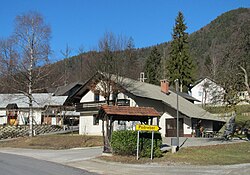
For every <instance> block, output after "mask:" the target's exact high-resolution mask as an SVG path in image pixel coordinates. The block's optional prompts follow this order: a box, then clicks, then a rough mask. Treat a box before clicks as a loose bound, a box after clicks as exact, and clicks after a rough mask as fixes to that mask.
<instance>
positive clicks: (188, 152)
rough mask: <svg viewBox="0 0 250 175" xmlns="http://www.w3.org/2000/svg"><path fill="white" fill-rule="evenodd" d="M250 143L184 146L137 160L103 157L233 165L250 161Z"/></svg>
mask: <svg viewBox="0 0 250 175" xmlns="http://www.w3.org/2000/svg"><path fill="white" fill-rule="evenodd" d="M249 153H250V143H249V142H243V143H234V144H223V145H213V146H203V147H188V148H182V149H180V151H178V152H177V153H176V154H172V153H170V152H168V153H166V154H165V155H164V157H161V158H155V159H153V161H151V160H150V159H145V158H142V159H139V160H136V157H135V156H119V155H115V156H113V157H101V158H100V159H103V160H106V161H115V162H121V163H131V164H135V163H137V164H138V163H152V162H156V163H160V164H162V165H165V164H167V165H169V164H185V165H187V164H191V165H231V164H241V163H250V156H249Z"/></svg>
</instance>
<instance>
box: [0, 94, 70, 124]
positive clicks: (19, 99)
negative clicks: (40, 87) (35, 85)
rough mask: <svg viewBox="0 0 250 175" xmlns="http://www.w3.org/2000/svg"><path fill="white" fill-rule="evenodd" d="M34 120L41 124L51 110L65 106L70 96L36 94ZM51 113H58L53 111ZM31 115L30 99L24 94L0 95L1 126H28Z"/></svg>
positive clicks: (34, 98)
mask: <svg viewBox="0 0 250 175" xmlns="http://www.w3.org/2000/svg"><path fill="white" fill-rule="evenodd" d="M32 96H33V108H32V109H33V119H34V123H35V124H41V123H42V120H43V119H44V118H42V116H43V115H44V114H45V113H46V112H47V111H48V109H51V108H57V107H60V106H63V104H64V102H65V100H66V99H67V97H68V96H53V94H52V93H34V94H32ZM50 111H51V112H54V113H55V112H56V111H52V110H50ZM28 115H29V99H28V97H27V96H25V95H24V94H20V93H16V94H0V125H3V124H11V125H13V124H19V125H23V124H27V122H28Z"/></svg>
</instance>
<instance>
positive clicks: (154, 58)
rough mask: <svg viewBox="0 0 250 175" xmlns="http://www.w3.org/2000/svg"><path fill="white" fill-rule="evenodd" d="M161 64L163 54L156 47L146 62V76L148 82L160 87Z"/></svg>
mask: <svg viewBox="0 0 250 175" xmlns="http://www.w3.org/2000/svg"><path fill="white" fill-rule="evenodd" d="M160 63H161V54H160V53H159V51H158V49H157V47H154V48H153V49H152V51H151V53H150V55H149V57H148V59H147V60H146V64H145V68H144V70H145V75H146V78H147V79H146V82H148V83H151V84H155V85H159V83H160V74H161V71H160V70H159V69H160V67H161V66H160Z"/></svg>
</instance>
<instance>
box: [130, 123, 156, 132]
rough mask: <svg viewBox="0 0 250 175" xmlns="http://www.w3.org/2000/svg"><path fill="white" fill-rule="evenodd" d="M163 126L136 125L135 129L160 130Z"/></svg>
mask: <svg viewBox="0 0 250 175" xmlns="http://www.w3.org/2000/svg"><path fill="white" fill-rule="evenodd" d="M160 129H161V128H160V127H159V126H157V125H139V124H138V125H136V126H135V130H137V131H159V130H160Z"/></svg>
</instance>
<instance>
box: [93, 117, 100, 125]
mask: <svg viewBox="0 0 250 175" xmlns="http://www.w3.org/2000/svg"><path fill="white" fill-rule="evenodd" d="M93 125H99V119H98V117H97V115H96V114H94V115H93Z"/></svg>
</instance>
